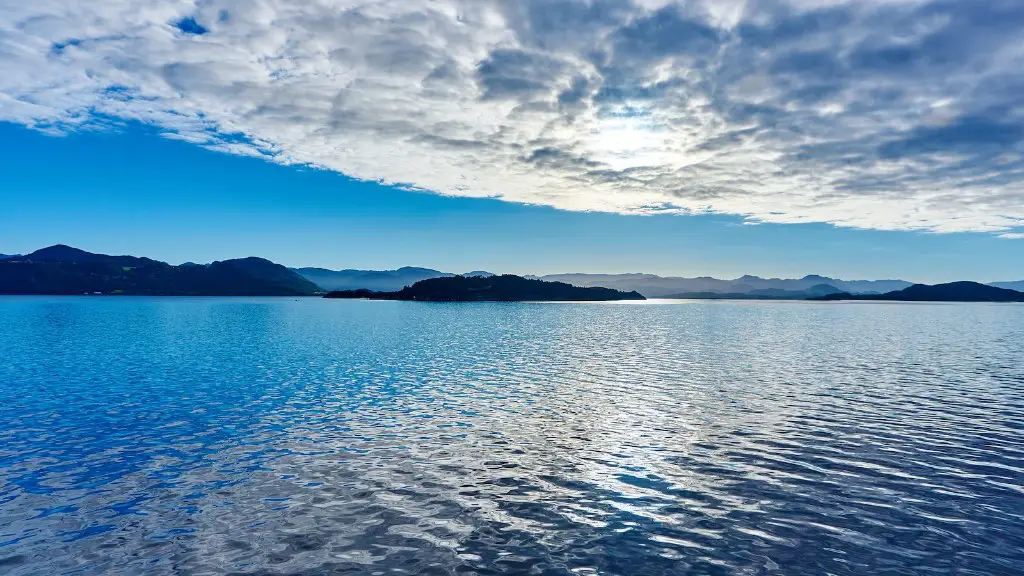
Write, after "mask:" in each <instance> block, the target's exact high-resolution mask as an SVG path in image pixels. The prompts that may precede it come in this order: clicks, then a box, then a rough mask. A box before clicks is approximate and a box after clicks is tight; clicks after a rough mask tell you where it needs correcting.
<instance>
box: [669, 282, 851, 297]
mask: <svg viewBox="0 0 1024 576" xmlns="http://www.w3.org/2000/svg"><path fill="white" fill-rule="evenodd" d="M829 294H844V292H843V291H842V290H840V289H838V288H836V287H835V286H832V285H830V284H815V285H814V286H811V287H810V288H808V289H807V290H781V289H779V288H762V289H759V290H751V291H750V292H682V293H680V294H670V295H667V296H663V298H685V299H690V300H807V299H808V298H817V297H821V296H827V295H829Z"/></svg>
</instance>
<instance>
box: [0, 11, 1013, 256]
mask: <svg viewBox="0 0 1024 576" xmlns="http://www.w3.org/2000/svg"><path fill="white" fill-rule="evenodd" d="M1022 29H1024V4H1022V3H1021V2H1019V1H1016V0H977V1H974V2H963V1H960V0H845V1H844V0H820V1H812V0H747V1H745V2H744V1H737V0H729V1H724V0H715V1H712V0H694V1H689V2H669V1H665V0H380V1H377V2H365V1H364V0H332V1H330V2H301V3H298V2H286V1H284V0H199V1H193V0H97V1H95V2H69V1H67V0H33V1H32V2H24V1H21V0H0V120H4V121H9V122H15V123H19V124H22V125H26V126H30V127H33V128H35V129H38V130H41V131H45V132H47V133H61V132H68V131H74V130H83V129H97V128H99V129H102V128H104V127H106V126H109V125H111V122H112V121H113V122H115V123H116V122H122V121H138V122H142V123H145V124H149V125H153V126H156V127H158V128H159V129H160V131H161V132H162V133H163V134H165V135H166V136H167V137H170V138H177V139H180V140H183V141H186V142H189V143H193V144H195V145H199V146H205V147H208V148H211V149H215V150H221V151H224V152H227V153H232V154H245V155H253V156H258V157H263V158H266V159H268V160H270V161H275V162H279V163H283V164H299V165H312V166H317V167H321V168H324V169H329V170H334V171H338V172H341V173H344V174H347V175H349V176H353V177H355V178H360V179H366V180H376V181H380V182H383V183H387V184H394V185H399V186H404V187H408V188H413V189H420V190H428V191H433V192H436V193H440V194H448V195H459V196H478V197H495V198H501V199H504V200H507V201H512V202H523V203H531V204H540V205H549V206H555V207H558V208H563V209H570V210H596V211H610V212H620V213H641V214H642V213H653V212H678V213H690V214H692V213H704V212H717V213H727V214H736V215H741V216H743V217H745V218H746V220H747V221H748V222H751V223H759V222H784V223H785V222H790V223H792V222H827V223H832V224H835V225H838V226H848V227H857V228H873V229H888V230H923V231H933V232H957V231H977V232H991V233H997V234H1000V235H1001V236H1002V237H1009V238H1014V237H1018V236H1019V233H1018V232H1015V230H1017V229H1019V228H1020V227H1021V226H1024V100H1022V98H1021V97H1020V94H1022V93H1024V44H1022V43H1021V42H1019V35H1020V30H1022Z"/></svg>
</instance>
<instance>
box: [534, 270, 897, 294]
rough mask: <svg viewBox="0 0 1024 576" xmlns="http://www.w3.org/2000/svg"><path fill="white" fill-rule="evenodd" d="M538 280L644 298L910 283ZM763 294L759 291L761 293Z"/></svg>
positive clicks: (627, 277) (858, 289)
mask: <svg viewBox="0 0 1024 576" xmlns="http://www.w3.org/2000/svg"><path fill="white" fill-rule="evenodd" d="M535 278H538V279H540V280H548V281H556V282H566V283H569V284H572V285H574V286H607V287H609V288H616V289H618V290H627V291H628V290H636V291H637V292H640V293H641V294H643V295H644V296H647V297H648V298H671V297H679V296H680V295H682V294H691V295H692V294H699V293H709V294H714V293H718V294H734V295H735V294H755V295H756V294H757V292H758V291H763V290H784V291H789V292H802V291H806V290H810V289H812V288H814V287H815V286H820V285H826V286H830V287H833V288H837V289H839V290H840V291H843V292H849V293H852V294H865V293H882V292H890V291H892V290H901V289H903V288H907V287H909V286H911V285H912V283H911V282H907V281H905V280H838V279H835V278H828V277H825V276H817V275H809V276H804V277H803V278H797V279H783V278H761V277H759V276H750V275H746V276H740V277H739V278H736V279H733V280H720V279H718V278H711V277H708V276H703V277H698V278H681V277H671V276H670V277H663V276H656V275H654V274H549V275H547V276H539V277H535ZM762 295H763V294H762Z"/></svg>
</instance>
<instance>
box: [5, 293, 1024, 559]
mask: <svg viewBox="0 0 1024 576" xmlns="http://www.w3.org/2000/svg"><path fill="white" fill-rule="evenodd" d="M1021 342H1024V307H1021V306H1015V305H990V304H979V305H927V304H885V303H849V304H814V303H759V302H751V303H744V302H721V303H709V302H702V303H697V302H677V303H665V302H657V301H650V302H643V303H614V304H602V303H595V304H473V305H458V304H455V305H449V304H439V305H432V304H416V303H402V302H358V301H323V300H318V299H300V300H297V301H294V300H287V299H216V298H195V299H161V298H0V350H3V351H4V352H3V356H2V362H0V387H2V388H0V390H2V391H3V392H4V402H3V403H0V572H2V573H10V574H19V575H21V574H136V573H147V574H179V573H187V574H225V573H227V574H321V573H322V574H328V573H338V574H344V573H351V574H374V573H379V574H384V573H388V574H502V573H510V574H577V575H584V574H681V573H700V574H761V573H774V572H778V573H786V574H823V573H830V574H867V573H894V574H948V573H953V572H956V573H962V574H1013V573H1019V566H1020V565H1021V563H1022V562H1024V554H1022V553H1021V550H1024V346H1022V345H1021Z"/></svg>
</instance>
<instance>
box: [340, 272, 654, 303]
mask: <svg viewBox="0 0 1024 576" xmlns="http://www.w3.org/2000/svg"><path fill="white" fill-rule="evenodd" d="M325 298H365V299H370V300H415V301H422V302H521V301H606V300H643V299H644V297H643V296H641V295H640V294H639V293H637V292H621V291H618V290H612V289H610V288H580V287H577V286H572V285H569V284H565V283H563V282H545V281H543V280H530V279H527V278H523V277H521V276H513V275H511V274H505V275H502V276H493V275H492V276H451V277H445V278H430V279H427V280H421V281H419V282H417V283H415V284H413V285H412V286H408V287H406V288H403V289H401V290H398V291H395V292H374V291H372V290H341V291H335V292H329V293H328V294H327V295H326V296H325Z"/></svg>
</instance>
